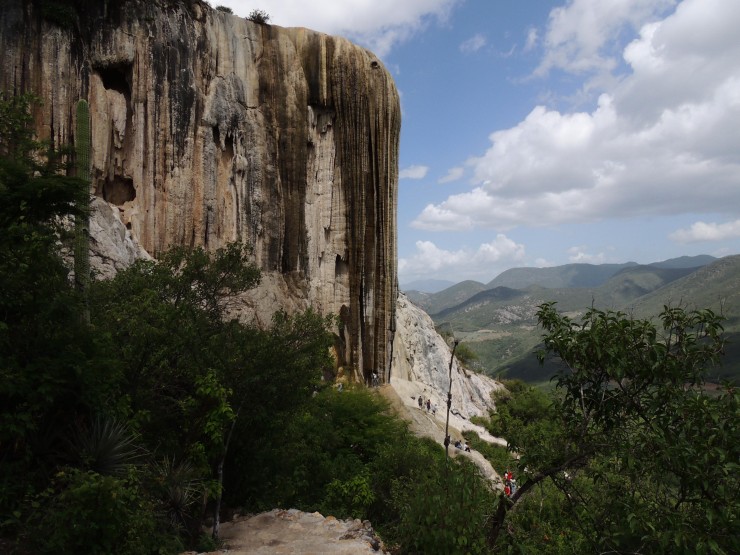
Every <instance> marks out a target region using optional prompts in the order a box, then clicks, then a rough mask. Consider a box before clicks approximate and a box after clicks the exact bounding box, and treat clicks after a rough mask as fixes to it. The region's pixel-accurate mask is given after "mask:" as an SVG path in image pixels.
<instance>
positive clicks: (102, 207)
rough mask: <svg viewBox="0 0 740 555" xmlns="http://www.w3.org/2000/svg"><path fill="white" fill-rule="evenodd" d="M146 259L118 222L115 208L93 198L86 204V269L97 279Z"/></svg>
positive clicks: (121, 223)
mask: <svg viewBox="0 0 740 555" xmlns="http://www.w3.org/2000/svg"><path fill="white" fill-rule="evenodd" d="M139 259H145V260H150V259H151V256H150V255H149V253H147V252H146V251H145V250H144V249H143V248H142V246H141V245H140V244H139V242H138V241H137V240H136V238H135V237H134V236H133V235H132V234H131V232H130V231H129V230H128V229H126V226H124V225H123V222H122V221H121V216H120V211H119V209H118V208H117V207H115V206H113V205H112V204H109V203H107V202H105V201H104V200H103V199H101V198H99V197H94V198H93V200H92V202H91V206H90V269H91V270H92V272H93V275H95V277H96V278H98V279H111V278H113V277H114V276H115V275H116V273H117V272H120V271H121V270H125V269H126V268H128V267H129V266H131V264H133V263H134V262H135V261H136V260H139Z"/></svg>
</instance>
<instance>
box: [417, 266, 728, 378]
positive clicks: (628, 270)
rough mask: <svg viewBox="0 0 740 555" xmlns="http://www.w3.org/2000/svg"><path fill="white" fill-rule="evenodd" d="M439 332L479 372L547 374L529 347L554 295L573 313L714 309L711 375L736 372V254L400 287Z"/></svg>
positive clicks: (534, 270) (518, 272)
mask: <svg viewBox="0 0 740 555" xmlns="http://www.w3.org/2000/svg"><path fill="white" fill-rule="evenodd" d="M406 294H407V296H408V297H409V299H410V300H411V301H412V302H414V304H416V305H417V306H419V307H420V308H422V309H424V310H425V311H426V312H427V313H428V314H430V316H431V317H432V319H433V320H434V322H435V325H436V326H437V328H438V329H439V330H440V331H442V330H445V331H448V332H452V333H454V335H455V337H456V338H458V339H462V340H463V341H465V342H466V343H467V344H468V345H469V347H470V348H471V349H472V350H473V351H474V352H475V353H476V354H477V355H478V357H479V362H480V364H481V366H482V369H484V370H485V371H486V372H487V373H489V374H492V375H506V376H510V377H521V378H523V379H527V380H529V381H541V380H543V379H548V378H549V376H543V375H542V370H541V368H540V367H539V365H538V364H537V363H536V360H535V357H534V355H533V354H532V351H533V350H534V349H535V347H536V346H537V345H538V343H539V341H540V338H541V330H540V329H538V328H537V320H536V315H535V314H536V311H537V307H538V306H539V305H540V304H542V303H544V302H549V301H556V302H557V306H558V309H559V310H560V311H562V312H567V313H569V314H570V315H571V316H575V317H577V316H578V314H580V313H582V312H583V311H584V310H585V309H587V308H588V307H590V306H592V305H593V306H596V307H597V308H601V309H615V310H621V311H623V312H627V313H630V314H634V315H635V316H636V317H640V318H652V317H654V316H657V315H658V314H659V313H660V311H661V310H662V308H663V306H664V305H666V304H669V305H674V306H675V305H681V306H685V307H688V308H711V309H713V310H715V311H716V312H722V313H723V314H724V315H725V316H726V317H727V320H726V321H725V331H726V337H727V338H728V339H729V340H730V341H731V343H730V344H729V345H728V352H727V355H726V356H725V361H724V367H723V368H722V369H721V370H720V371H719V373H718V374H721V375H722V376H725V377H727V376H740V346H738V347H735V346H734V345H735V344H739V345H740V255H737V256H728V257H725V258H719V259H718V258H715V257H712V256H708V255H702V256H693V257H688V256H684V257H680V258H674V259H670V260H665V261H662V262H656V263H652V264H637V263H634V262H628V263H625V264H566V265H563V266H555V267H550V268H512V269H511V270H507V271H505V272H503V273H502V274H500V275H498V276H496V278H494V279H493V280H491V281H490V282H489V283H488V284H482V283H479V282H476V281H464V282H461V283H458V284H455V285H452V286H451V287H448V288H446V289H443V290H441V291H438V292H436V293H427V292H420V291H409V290H407V291H406Z"/></svg>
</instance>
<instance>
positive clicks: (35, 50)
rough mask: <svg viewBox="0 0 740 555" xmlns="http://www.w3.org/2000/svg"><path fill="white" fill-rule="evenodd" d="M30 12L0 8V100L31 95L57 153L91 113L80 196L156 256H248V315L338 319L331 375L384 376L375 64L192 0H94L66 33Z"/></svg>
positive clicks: (391, 265)
mask: <svg viewBox="0 0 740 555" xmlns="http://www.w3.org/2000/svg"><path fill="white" fill-rule="evenodd" d="M34 4H36V3H33V2H29V1H23V0H4V1H3V7H2V10H0V51H2V53H3V55H2V58H1V60H0V89H2V90H5V91H13V92H17V93H19V92H33V93H35V94H37V95H38V96H39V97H40V98H41V100H42V102H43V106H42V107H39V108H38V109H37V110H36V112H35V114H34V115H35V120H36V128H37V131H38V134H39V137H40V138H42V139H47V140H50V141H52V142H53V143H54V144H73V143H74V129H75V123H76V122H75V117H76V116H75V104H76V102H77V101H78V100H79V99H81V98H84V99H87V100H88V102H89V104H90V114H91V120H92V121H91V123H92V145H91V160H92V171H91V175H92V191H93V192H94V194H95V195H96V196H98V197H100V198H101V199H104V200H105V201H107V202H108V203H109V204H110V205H111V206H113V207H115V209H116V210H117V214H116V216H117V217H120V221H121V224H122V225H123V227H124V228H126V229H127V230H128V232H129V234H130V240H131V241H132V242H135V243H138V244H140V245H141V246H142V247H143V248H144V249H145V250H146V251H147V252H148V253H149V254H151V255H153V256H155V257H156V256H157V254H158V253H161V252H162V251H164V250H165V249H167V248H169V247H172V246H175V245H189V246H204V247H206V248H209V249H214V248H218V247H220V246H223V245H225V244H226V243H227V242H229V241H233V240H235V239H241V240H244V241H246V242H248V243H250V244H251V245H253V246H254V254H255V258H256V261H257V263H258V265H259V266H260V268H261V269H262V270H263V273H264V276H265V279H264V280H263V284H262V285H261V286H260V289H258V290H257V291H255V292H254V294H253V295H251V296H250V298H249V299H248V300H247V309H248V310H246V312H248V313H249V314H250V315H252V316H254V317H255V318H257V320H258V321H260V322H268V321H269V318H270V316H271V314H272V313H273V312H274V311H275V310H276V309H278V308H286V309H289V310H300V309H302V308H306V307H308V306H309V305H312V306H314V307H316V308H317V309H318V310H319V311H320V312H322V313H325V314H328V313H335V314H338V315H339V316H340V318H341V324H340V326H339V327H338V329H337V330H336V331H337V338H338V339H337V354H338V364H339V365H340V366H343V367H344V371H345V373H346V374H348V375H350V376H351V377H353V378H354V379H357V380H365V379H367V378H369V376H370V374H371V372H372V371H373V370H375V369H377V370H378V372H379V374H380V375H381V379H384V378H385V377H386V374H387V369H388V368H389V364H390V346H391V341H392V335H393V334H392V328H393V324H392V323H393V321H394V318H395V315H394V312H395V302H396V292H397V285H396V200H397V165H398V139H399V130H400V109H399V101H398V94H397V92H396V89H395V87H394V84H393V81H392V79H391V77H390V75H389V73H388V72H387V71H386V69H385V68H384V67H383V65H382V63H381V62H380V61H379V60H378V59H377V58H376V57H375V56H374V55H373V54H372V53H370V52H368V51H367V50H365V49H363V48H360V47H358V46H355V45H353V44H351V43H350V42H348V41H347V40H345V39H342V38H337V37H331V36H327V35H323V34H321V33H317V32H313V31H309V30H307V29H286V28H281V27H277V26H270V25H258V24H255V23H252V22H250V21H246V20H244V19H242V18H239V17H236V16H233V15H229V14H226V13H223V12H220V11H216V10H213V9H211V8H210V7H209V6H208V5H207V4H204V3H201V2H198V1H196V0H194V1H193V2H170V1H167V0H152V1H147V2H144V1H141V0H128V1H121V2H94V1H92V0H91V1H89V2H87V4H88V6H87V9H86V10H84V12H85V13H84V14H83V17H82V19H81V21H79V22H78V23H74V24H72V25H68V26H66V27H65V28H61V27H59V26H57V25H54V24H51V23H50V22H48V21H45V20H43V19H42V17H41V16H40V14H39V13H38V12H37V11H34V9H33V5H34ZM124 239H125V237H124ZM126 248H128V247H126ZM93 262H94V261H93Z"/></svg>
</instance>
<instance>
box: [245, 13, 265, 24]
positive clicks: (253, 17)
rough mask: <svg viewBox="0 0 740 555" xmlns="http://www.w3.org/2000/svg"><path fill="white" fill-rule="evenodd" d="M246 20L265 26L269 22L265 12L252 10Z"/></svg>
mask: <svg viewBox="0 0 740 555" xmlns="http://www.w3.org/2000/svg"><path fill="white" fill-rule="evenodd" d="M247 19H248V20H249V21H252V22H254V23H259V24H260V25H266V24H267V22H268V21H270V15H269V14H268V13H267V12H266V11H265V10H252V11H251V12H249V15H248V16H247Z"/></svg>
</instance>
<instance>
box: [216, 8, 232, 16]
mask: <svg viewBox="0 0 740 555" xmlns="http://www.w3.org/2000/svg"><path fill="white" fill-rule="evenodd" d="M216 9H217V10H218V11H220V12H224V13H230V14H233V13H234V11H233V10H232V9H231V8H229V7H228V6H216Z"/></svg>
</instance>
